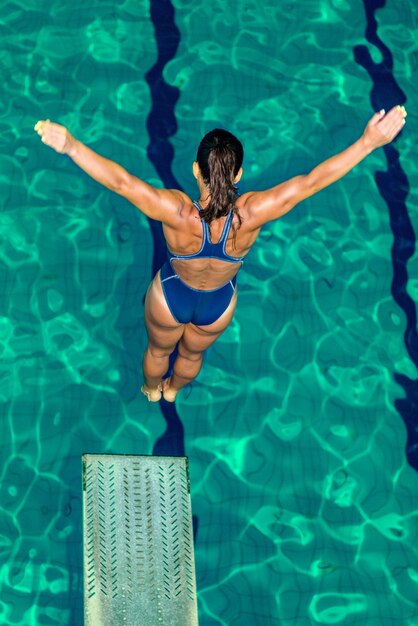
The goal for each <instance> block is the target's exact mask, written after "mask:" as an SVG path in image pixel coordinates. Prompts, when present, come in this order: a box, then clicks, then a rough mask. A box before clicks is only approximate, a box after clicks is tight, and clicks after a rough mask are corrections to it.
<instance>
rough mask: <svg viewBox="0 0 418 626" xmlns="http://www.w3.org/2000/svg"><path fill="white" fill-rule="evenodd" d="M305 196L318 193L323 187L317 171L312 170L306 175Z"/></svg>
mask: <svg viewBox="0 0 418 626" xmlns="http://www.w3.org/2000/svg"><path fill="white" fill-rule="evenodd" d="M303 182H304V185H303V187H304V196H305V198H309V197H310V196H313V195H314V194H315V193H317V192H318V191H319V190H320V189H321V185H320V182H319V180H318V177H317V176H316V175H315V172H310V173H309V174H306V175H305V176H304V181H303Z"/></svg>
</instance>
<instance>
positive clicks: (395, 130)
mask: <svg viewBox="0 0 418 626" xmlns="http://www.w3.org/2000/svg"><path fill="white" fill-rule="evenodd" d="M406 115H407V113H406V110H405V107H403V106H400V105H397V106H395V107H393V108H392V109H391V110H390V111H389V112H388V113H385V111H384V110H383V109H382V111H379V113H375V115H373V117H372V118H371V120H370V121H369V123H368V124H367V126H366V129H365V131H364V133H363V140H364V142H365V144H366V146H367V147H368V148H369V149H370V150H374V149H375V148H379V147H381V146H384V145H386V144H388V143H390V142H391V141H392V140H393V139H395V137H396V136H397V135H398V134H399V133H400V131H401V130H402V128H403V127H404V125H405V118H406Z"/></svg>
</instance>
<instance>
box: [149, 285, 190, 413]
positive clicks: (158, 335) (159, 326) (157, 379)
mask: <svg viewBox="0 0 418 626" xmlns="http://www.w3.org/2000/svg"><path fill="white" fill-rule="evenodd" d="M145 325H146V328H147V333H148V346H147V348H146V350H145V353H144V357H143V361H142V365H143V370H144V379H145V384H144V385H143V386H142V387H141V391H142V392H143V393H144V394H145V395H146V396H147V397H148V400H150V401H151V402H158V400H160V398H161V388H162V387H161V379H162V377H163V376H164V374H165V372H166V371H167V369H168V363H169V357H170V354H171V353H172V352H173V350H174V348H175V347H176V345H177V342H178V341H179V339H180V338H181V336H182V335H183V332H184V328H185V327H184V325H183V324H179V323H178V322H176V320H175V319H174V318H173V316H172V314H171V312H170V309H169V308H168V306H167V303H166V301H165V298H164V294H163V292H162V288H161V283H160V277H159V274H157V276H156V277H155V278H154V280H153V282H152V283H151V285H150V287H149V288H148V292H147V296H146V299H145Z"/></svg>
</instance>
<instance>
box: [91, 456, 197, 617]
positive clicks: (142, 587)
mask: <svg viewBox="0 0 418 626" xmlns="http://www.w3.org/2000/svg"><path fill="white" fill-rule="evenodd" d="M83 535H84V541H83V543H84V546H83V552H84V555H83V556H84V619H85V626H197V625H198V618H197V600H196V581H195V564H194V548H193V529H192V514H191V501H190V488H189V473H188V462H187V458H186V457H158V456H130V455H114V454H104V455H102V454H84V455H83Z"/></svg>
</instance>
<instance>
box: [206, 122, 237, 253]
mask: <svg viewBox="0 0 418 626" xmlns="http://www.w3.org/2000/svg"><path fill="white" fill-rule="evenodd" d="M243 158H244V150H243V148H242V143H241V142H240V141H239V140H238V139H237V138H236V137H235V136H234V135H233V134H232V133H229V132H228V131H227V130H222V129H221V128H215V130H211V131H210V133H207V135H205V136H204V137H203V139H202V141H201V142H200V145H199V148H198V150H197V157H196V161H197V163H198V164H199V168H200V172H201V174H202V177H203V180H204V182H205V184H206V185H207V186H208V187H209V192H210V202H209V204H208V206H207V207H206V208H204V209H203V210H202V211H201V212H200V217H201V218H202V219H204V220H205V222H206V223H207V224H208V225H210V223H211V222H212V221H213V220H216V219H217V218H219V217H222V216H224V215H228V213H229V212H230V211H232V213H233V215H232V219H233V222H232V230H233V233H234V234H233V245H234V246H235V238H236V234H237V230H238V228H239V227H240V226H241V223H242V218H241V215H240V214H239V211H238V208H237V206H236V200H237V197H238V189H237V187H236V185H235V184H234V180H235V178H236V176H237V174H238V172H239V170H240V167H241V165H242V161H243ZM235 215H236V216H237V220H238V228H237V227H236V226H235V224H234V216H235Z"/></svg>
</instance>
